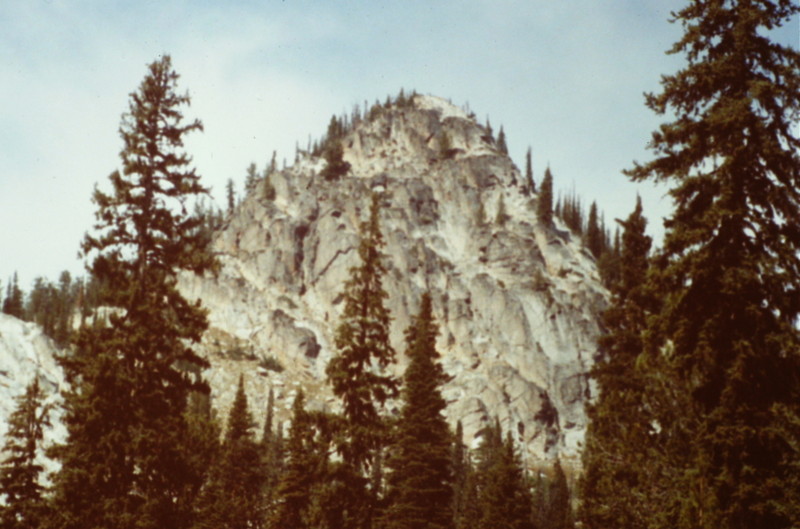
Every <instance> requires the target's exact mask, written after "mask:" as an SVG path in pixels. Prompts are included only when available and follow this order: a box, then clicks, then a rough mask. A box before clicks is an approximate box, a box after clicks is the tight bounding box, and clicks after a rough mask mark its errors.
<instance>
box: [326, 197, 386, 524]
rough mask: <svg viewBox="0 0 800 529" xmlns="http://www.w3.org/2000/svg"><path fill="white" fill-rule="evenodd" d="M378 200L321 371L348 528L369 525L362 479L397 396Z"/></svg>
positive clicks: (382, 441) (364, 229)
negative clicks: (333, 411)
mask: <svg viewBox="0 0 800 529" xmlns="http://www.w3.org/2000/svg"><path fill="white" fill-rule="evenodd" d="M379 213H380V197H379V195H377V194H373V195H372V201H371V205H370V210H369V219H368V220H367V221H365V222H364V223H362V225H361V241H360V244H359V247H358V254H359V257H360V258H361V264H360V265H359V266H356V267H353V268H352V269H351V270H350V279H349V280H348V281H347V282H346V283H345V287H344V292H343V297H344V311H343V314H342V319H341V322H340V324H339V326H338V327H337V329H336V334H335V345H336V354H335V355H334V356H333V358H332V359H331V360H330V362H329V363H328V365H327V367H326V370H325V372H326V374H327V379H328V382H329V383H330V384H331V387H332V389H333V393H334V395H336V396H337V397H338V398H340V399H341V401H342V414H343V422H342V424H343V426H342V429H341V430H342V431H341V432H340V435H339V436H338V439H337V450H338V452H339V454H340V455H341V458H342V462H343V465H344V466H343V469H344V470H343V473H344V474H346V475H347V476H349V477H348V479H349V480H350V483H348V486H349V487H350V488H351V492H350V495H351V500H352V501H353V502H361V503H362V505H361V506H356V505H352V506H350V507H349V509H348V510H349V512H350V516H352V517H353V518H354V519H352V520H350V521H349V522H348V525H350V526H353V527H362V526H364V525H365V524H366V525H369V510H370V505H369V502H371V501H372V499H370V498H368V497H367V492H366V489H367V485H366V484H367V478H366V476H368V475H369V468H370V465H371V464H372V462H373V459H374V456H375V454H376V452H377V451H378V450H379V449H380V448H381V447H382V446H383V445H384V444H385V438H386V434H387V426H386V421H385V420H384V418H383V417H382V415H381V408H382V407H383V404H384V403H385V402H386V400H387V399H388V398H392V397H395V396H396V395H397V381H396V380H395V378H394V377H393V376H391V375H389V374H386V373H384V370H385V369H386V368H387V367H388V366H389V364H391V363H394V361H395V352H394V349H393V348H392V346H391V344H390V343H389V323H390V315H389V311H388V309H387V308H386V306H385V300H386V298H387V296H388V294H387V293H386V290H384V288H383V275H384V274H385V273H386V266H385V265H384V263H383V259H384V255H383V252H382V251H381V249H382V247H383V246H384V244H385V243H384V240H383V234H382V233H381V229H380V224H379Z"/></svg>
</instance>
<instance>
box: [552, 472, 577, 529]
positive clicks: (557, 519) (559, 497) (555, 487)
mask: <svg viewBox="0 0 800 529" xmlns="http://www.w3.org/2000/svg"><path fill="white" fill-rule="evenodd" d="M547 524H548V525H547V527H548V529H571V528H572V526H573V524H572V508H571V506H570V493H569V485H568V484H567V476H566V474H564V469H563V468H562V466H561V461H560V460H559V459H556V464H555V465H553V481H552V483H551V484H550V487H549V494H548V498H547Z"/></svg>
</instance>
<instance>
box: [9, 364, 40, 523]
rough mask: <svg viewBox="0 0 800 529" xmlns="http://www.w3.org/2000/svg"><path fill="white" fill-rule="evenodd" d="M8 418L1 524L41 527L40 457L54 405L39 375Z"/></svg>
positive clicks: (20, 397) (18, 400)
mask: <svg viewBox="0 0 800 529" xmlns="http://www.w3.org/2000/svg"><path fill="white" fill-rule="evenodd" d="M16 401H17V407H16V409H15V410H14V411H13V412H12V413H11V416H10V417H9V419H8V432H7V433H6V443H5V445H4V446H3V452H4V453H5V454H6V456H5V459H4V460H3V462H2V463H0V498H2V499H3V503H2V504H0V525H2V527H3V528H4V529H27V528H29V527H39V526H40V525H41V523H42V522H43V520H44V515H45V500H44V494H43V493H44V486H43V485H42V484H41V482H40V475H41V473H42V471H43V470H44V468H43V467H42V465H41V463H40V462H39V461H38V458H39V456H41V452H42V441H43V438H44V429H45V428H46V427H48V426H50V418H49V415H50V406H49V405H47V404H45V403H44V392H43V391H42V388H41V386H40V385H39V376H38V375H36V376H34V379H33V381H32V382H31V383H30V384H29V385H28V387H27V389H26V390H25V393H24V394H22V395H20V396H19V397H17V399H16Z"/></svg>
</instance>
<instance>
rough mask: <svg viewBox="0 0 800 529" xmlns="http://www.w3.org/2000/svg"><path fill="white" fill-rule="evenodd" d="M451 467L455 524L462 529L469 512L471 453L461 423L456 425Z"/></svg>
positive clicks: (457, 528)
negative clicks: (468, 483)
mask: <svg viewBox="0 0 800 529" xmlns="http://www.w3.org/2000/svg"><path fill="white" fill-rule="evenodd" d="M450 466H451V467H452V469H453V501H452V509H453V524H454V526H455V527H456V529H462V528H463V527H464V526H465V525H466V523H465V520H464V517H465V514H466V511H467V500H468V495H469V491H468V489H467V480H468V478H469V474H470V470H471V469H470V460H469V451H468V450H467V446H466V445H465V444H464V427H463V426H462V425H461V421H458V422H457V423H456V434H455V438H454V439H453V448H452V455H451V462H450Z"/></svg>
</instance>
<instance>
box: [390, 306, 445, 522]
mask: <svg viewBox="0 0 800 529" xmlns="http://www.w3.org/2000/svg"><path fill="white" fill-rule="evenodd" d="M437 334H438V328H437V326H436V323H435V321H434V319H433V308H432V304H431V298H430V295H429V294H427V293H426V294H424V295H423V296H422V301H421V303H420V309H419V314H418V315H417V316H416V317H415V318H414V319H413V321H412V323H411V325H410V326H409V327H408V329H406V344H407V349H406V355H407V356H408V357H409V359H410V362H409V364H408V367H407V368H406V372H405V374H404V376H403V391H402V399H403V406H402V409H401V411H400V417H399V418H398V420H397V424H396V426H395V432H394V434H393V442H392V444H391V446H390V449H389V453H390V456H389V458H388V461H387V466H388V467H389V477H388V483H389V491H388V494H387V496H388V501H389V508H388V509H387V512H386V523H385V524H384V525H383V527H386V528H391V529H404V528H409V529H411V528H416V527H428V528H430V529H450V528H452V527H453V510H452V507H451V501H452V497H453V484H452V468H451V461H450V458H451V453H450V451H451V444H452V434H451V432H450V428H449V426H448V424H447V421H446V420H445V418H444V415H443V412H444V409H445V408H446V407H447V403H446V402H445V400H444V398H443V397H442V394H441V386H442V385H443V384H444V383H445V382H447V380H448V377H447V375H446V374H445V372H444V370H443V369H442V366H441V364H440V363H439V353H438V351H437V350H436V335H437Z"/></svg>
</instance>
